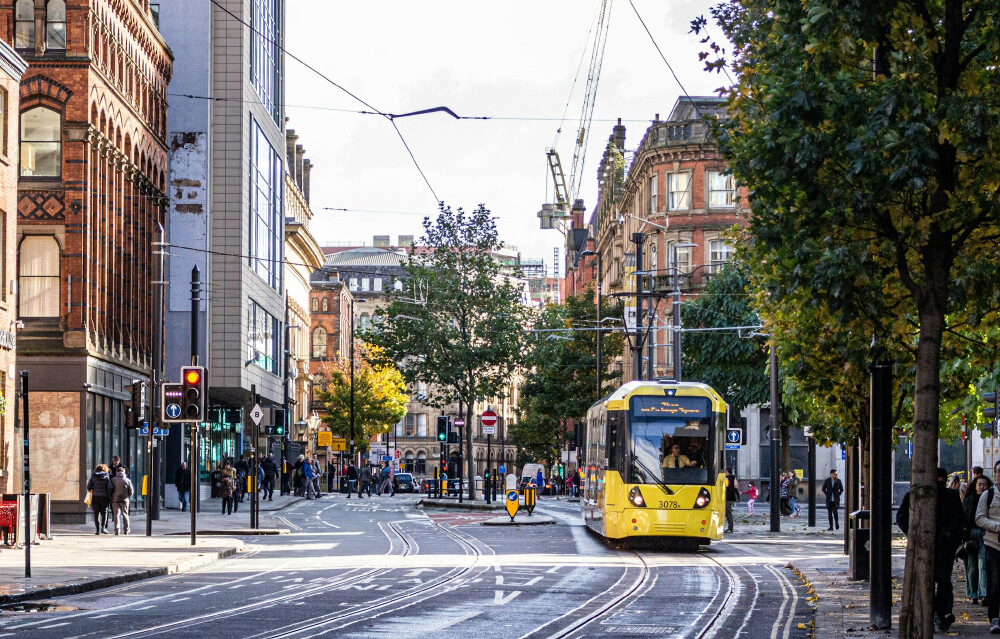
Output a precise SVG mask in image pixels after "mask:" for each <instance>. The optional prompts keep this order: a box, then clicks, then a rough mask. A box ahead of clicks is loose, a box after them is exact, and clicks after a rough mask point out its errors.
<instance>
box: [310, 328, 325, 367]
mask: <svg viewBox="0 0 1000 639" xmlns="http://www.w3.org/2000/svg"><path fill="white" fill-rule="evenodd" d="M326 352H327V351H326V329H325V328H323V327H322V326H320V327H319V328H317V329H316V330H315V331H313V349H312V356H313V359H323V358H325V357H326Z"/></svg>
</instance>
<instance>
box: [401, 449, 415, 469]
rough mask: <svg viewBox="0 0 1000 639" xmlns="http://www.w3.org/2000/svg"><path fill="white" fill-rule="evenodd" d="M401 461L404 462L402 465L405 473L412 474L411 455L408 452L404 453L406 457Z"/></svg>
mask: <svg viewBox="0 0 1000 639" xmlns="http://www.w3.org/2000/svg"><path fill="white" fill-rule="evenodd" d="M403 459H404V460H405V461H404V464H403V468H405V469H406V472H408V473H412V472H413V453H409V452H408V453H406V455H405V456H404V457H403Z"/></svg>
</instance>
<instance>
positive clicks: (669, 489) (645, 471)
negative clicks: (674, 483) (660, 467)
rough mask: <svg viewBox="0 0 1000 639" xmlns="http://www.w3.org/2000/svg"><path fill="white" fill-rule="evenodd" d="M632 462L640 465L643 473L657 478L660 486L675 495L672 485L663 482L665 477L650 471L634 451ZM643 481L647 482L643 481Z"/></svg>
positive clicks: (669, 493)
mask: <svg viewBox="0 0 1000 639" xmlns="http://www.w3.org/2000/svg"><path fill="white" fill-rule="evenodd" d="M632 463H634V464H635V465H636V466H638V467H639V468H640V469H641V470H642V473H643V475H648V476H650V477H653V478H654V479H656V483H657V484H659V485H660V487H661V488H663V490H665V491H667V494H668V495H673V494H674V491H673V489H671V488H670V486H667V485H666V484H665V483H663V479H662V478H661V477H660V476H659V475H657V474H656V473H652V472H650V471H649V469H648V468H646V466H645V465H644V464H643V463H642V462H641V461H639V458H638V457H636V456H635V454H634V453H633V454H632ZM643 483H645V482H643Z"/></svg>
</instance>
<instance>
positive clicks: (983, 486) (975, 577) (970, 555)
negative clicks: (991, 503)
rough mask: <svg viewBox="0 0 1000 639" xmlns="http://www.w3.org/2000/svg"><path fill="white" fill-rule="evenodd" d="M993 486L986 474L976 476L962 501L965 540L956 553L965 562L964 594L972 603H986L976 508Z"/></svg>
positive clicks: (983, 552) (983, 550)
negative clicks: (984, 494)
mask: <svg viewBox="0 0 1000 639" xmlns="http://www.w3.org/2000/svg"><path fill="white" fill-rule="evenodd" d="M992 487H993V482H991V481H990V480H989V478H988V477H986V476H983V475H981V476H979V477H977V478H976V483H975V485H973V486H969V488H968V490H967V491H966V492H967V493H968V494H967V495H966V496H965V500H964V501H963V502H962V508H963V509H964V510H965V526H966V533H965V535H966V540H965V543H964V544H962V546H961V547H960V548H959V551H958V555H959V557H960V558H961V559H962V561H964V562H965V596H966V597H968V598H969V599H970V600H971V601H972V603H974V604H978V603H980V601H982V602H983V603H986V544H985V543H984V542H983V533H984V532H985V531H984V530H983V529H982V528H980V527H979V526H977V525H976V508H977V507H978V506H979V499H980V497H982V496H983V493H985V492H986V491H988V490H989V489H990V488H992Z"/></svg>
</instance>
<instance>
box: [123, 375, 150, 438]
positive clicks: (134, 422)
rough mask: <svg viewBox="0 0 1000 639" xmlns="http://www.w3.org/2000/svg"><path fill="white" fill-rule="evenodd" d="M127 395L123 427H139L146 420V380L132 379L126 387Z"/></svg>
mask: <svg viewBox="0 0 1000 639" xmlns="http://www.w3.org/2000/svg"><path fill="white" fill-rule="evenodd" d="M126 390H128V393H129V396H128V398H127V399H126V400H125V427H126V428H139V427H140V426H142V422H144V421H146V382H144V381H142V380H141V379H136V380H132V384H131V386H129V387H128V389H126Z"/></svg>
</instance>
